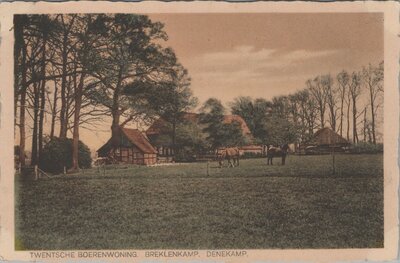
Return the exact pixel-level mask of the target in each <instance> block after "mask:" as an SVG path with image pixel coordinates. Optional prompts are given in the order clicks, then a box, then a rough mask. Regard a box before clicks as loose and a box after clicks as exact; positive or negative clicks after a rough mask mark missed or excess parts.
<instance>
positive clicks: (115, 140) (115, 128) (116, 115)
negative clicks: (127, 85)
mask: <svg viewBox="0 0 400 263" xmlns="http://www.w3.org/2000/svg"><path fill="white" fill-rule="evenodd" d="M111 115H112V124H111V138H112V139H111V143H112V145H113V146H118V144H119V136H120V128H119V122H120V119H121V112H120V110H119V90H118V89H115V91H114V96H113V106H112V109H111Z"/></svg>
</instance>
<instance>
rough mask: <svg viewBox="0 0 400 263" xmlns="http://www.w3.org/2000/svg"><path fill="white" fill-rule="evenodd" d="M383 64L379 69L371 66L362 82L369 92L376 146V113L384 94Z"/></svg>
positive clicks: (364, 74) (364, 72)
mask: <svg viewBox="0 0 400 263" xmlns="http://www.w3.org/2000/svg"><path fill="white" fill-rule="evenodd" d="M383 73H384V70H383V62H381V63H380V64H379V66H378V67H374V66H372V65H371V64H369V65H368V67H364V68H363V70H362V81H363V84H364V86H365V87H366V89H367V91H368V95H369V96H368V99H369V105H370V111H371V130H372V143H373V144H376V123H375V119H376V112H377V110H378V108H379V107H380V103H379V99H380V96H381V95H382V94H383Z"/></svg>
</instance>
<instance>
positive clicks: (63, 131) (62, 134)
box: [60, 32, 68, 138]
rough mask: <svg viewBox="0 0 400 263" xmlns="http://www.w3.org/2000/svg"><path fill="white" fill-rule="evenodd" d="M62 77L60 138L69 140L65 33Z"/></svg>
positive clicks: (66, 35) (66, 37) (66, 41)
mask: <svg viewBox="0 0 400 263" xmlns="http://www.w3.org/2000/svg"><path fill="white" fill-rule="evenodd" d="M62 45H63V47H62V76H61V110H60V138H67V122H68V117H67V114H68V113H67V99H68V98H67V96H66V86H67V76H66V75H67V62H68V61H67V60H68V51H67V48H68V46H67V45H68V33H67V32H64V37H63V43H62Z"/></svg>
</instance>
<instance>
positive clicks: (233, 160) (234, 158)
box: [216, 147, 240, 168]
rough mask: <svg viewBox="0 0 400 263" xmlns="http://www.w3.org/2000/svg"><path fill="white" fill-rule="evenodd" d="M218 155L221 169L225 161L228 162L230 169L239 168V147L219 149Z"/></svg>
mask: <svg viewBox="0 0 400 263" xmlns="http://www.w3.org/2000/svg"><path fill="white" fill-rule="evenodd" d="M216 155H217V160H218V162H219V167H220V168H221V167H222V164H223V162H224V160H225V159H226V160H228V167H235V166H239V159H240V151H239V148H237V147H230V148H222V149H221V148H220V149H217V151H216Z"/></svg>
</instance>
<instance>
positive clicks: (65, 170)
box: [64, 166, 67, 175]
mask: <svg viewBox="0 0 400 263" xmlns="http://www.w3.org/2000/svg"><path fill="white" fill-rule="evenodd" d="M66 174H67V168H66V167H65V166H64V175H66Z"/></svg>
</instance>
